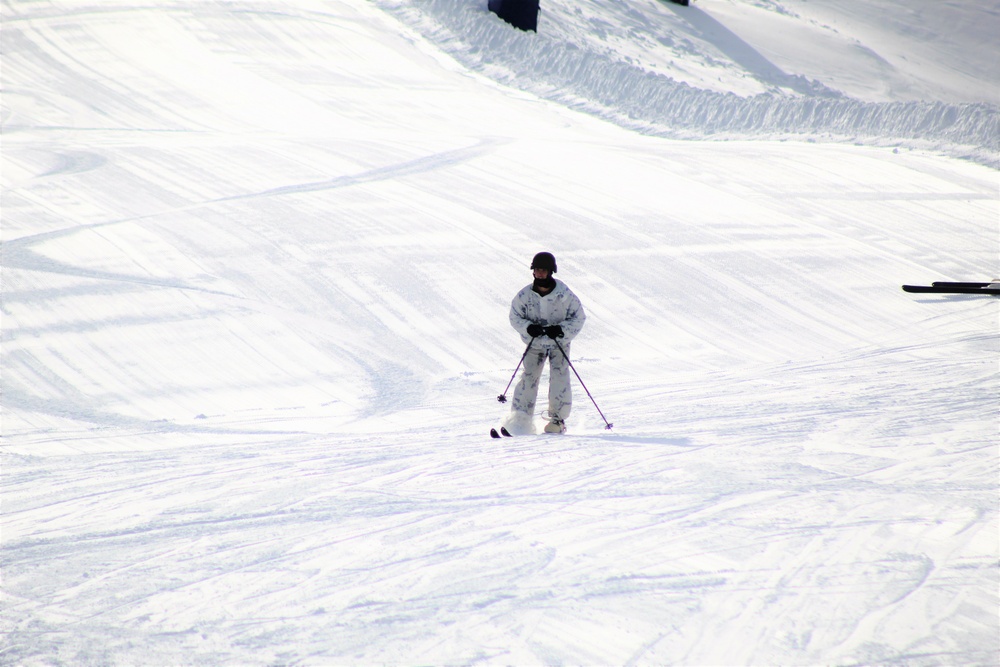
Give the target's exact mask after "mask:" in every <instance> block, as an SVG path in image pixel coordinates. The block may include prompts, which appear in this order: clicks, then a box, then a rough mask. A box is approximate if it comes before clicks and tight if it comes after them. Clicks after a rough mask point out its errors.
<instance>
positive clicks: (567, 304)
mask: <svg viewBox="0 0 1000 667" xmlns="http://www.w3.org/2000/svg"><path fill="white" fill-rule="evenodd" d="M531 270H532V273H533V274H534V281H533V282H532V283H531V284H530V285H526V286H525V287H524V288H522V289H521V291H520V292H518V293H517V296H515V297H514V300H513V301H511V304H510V325H511V326H512V327H514V330H515V331H517V332H518V333H519V334H520V335H521V340H523V341H524V343H525V344H526V345H528V348H527V352H526V353H525V356H524V362H523V363H524V370H523V371H522V372H521V379H520V380H519V381H518V383H517V385H516V386H515V387H514V399H513V401H512V402H511V411H510V414H509V415H508V416H507V418H506V420H505V422H504V426H505V427H506V429H507V430H508V431H510V432H511V433H512V434H515V435H516V434H527V433H534V422H533V420H532V413H533V411H534V409H535V400H536V398H537V396H538V384H539V382H540V380H541V379H542V369H543V368H544V366H545V360H546V359H548V361H549V409H548V413H547V414H548V418H549V423H548V424H546V425H545V432H546V433H565V432H566V424H565V422H566V418H567V417H569V413H570V409H571V408H572V406H573V393H572V390H571V389H570V382H569V381H570V378H569V373H570V365H569V359H567V358H566V356H564V353H565V354H566V355H568V354H569V347H570V341H572V340H573V338H575V337H576V335H577V334H578V333H580V329H582V328H583V322H584V320H585V319H587V316H586V315H585V314H584V312H583V306H582V305H581V304H580V299H578V298H577V296H576V295H575V294H573V292H572V291H570V289H569V288H568V287H566V284H565V283H564V282H562V281H561V280H556V279H555V278H553V277H552V274H553V273H555V272H556V258H555V257H554V256H553V255H552V253H550V252H540V253H538V254H537V255H535V257H534V258H533V259H532V260H531ZM557 341H558V343H557ZM560 346H561V347H562V351H560V349H559V348H560Z"/></svg>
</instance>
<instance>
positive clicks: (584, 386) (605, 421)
mask: <svg viewBox="0 0 1000 667" xmlns="http://www.w3.org/2000/svg"><path fill="white" fill-rule="evenodd" d="M552 341H553V342H554V343H555V344H556V347H558V348H559V351H560V352H562V356H563V359H565V360H566V363H567V364H569V367H570V368H572V369H573V374H574V375H576V379H577V380H579V381H580V386H581V387H583V390H584V391H585V392H587V396H590V402H591V403H593V404H594V407H595V408H597V414H599V415H601V419H603V420H604V424H605V425H604V430H606V431H607V430H610V429H611V427H612V426H614V424H612V423H610V422H609V421H608V420H607V418H606V417H605V416H604V413H603V412H601V409H600V408H599V407H597V401H595V400H594V397H593V396H591V394H590V390H589V389H587V385H585V384H584V383H583V378H582V377H580V374H579V373H577V372H576V366H574V365H573V362H572V361H570V360H569V355H568V354H566V350H564V349H563V346H562V345H560V344H559V339H557V338H553V339H552Z"/></svg>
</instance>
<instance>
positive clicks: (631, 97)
mask: <svg viewBox="0 0 1000 667" xmlns="http://www.w3.org/2000/svg"><path fill="white" fill-rule="evenodd" d="M479 4H480V3H474V4H470V3H469V2H467V1H466V0H421V2H419V3H415V2H413V1H412V0H377V5H378V6H379V7H380V8H382V9H383V10H385V11H387V12H389V13H390V14H392V15H393V16H395V17H396V18H397V19H398V20H400V21H402V22H403V23H404V24H406V25H408V26H409V27H411V28H412V29H414V30H415V31H416V32H417V33H418V34H420V35H421V36H422V37H423V38H424V39H427V40H429V41H431V42H432V43H434V44H435V45H436V46H437V47H439V48H441V49H442V50H443V51H445V52H446V53H448V54H449V55H451V56H452V57H453V58H455V59H456V60H457V61H458V62H459V63H461V64H462V65H463V66H465V67H468V68H469V69H471V70H473V71H475V72H477V73H480V74H483V75H485V76H487V77H489V78H492V79H494V80H496V81H497V82H499V83H502V84H504V85H508V86H512V87H515V88H518V89H521V90H524V91H527V92H530V93H532V94H536V95H539V96H540V97H543V98H545V99H549V100H553V101H557V102H560V103H563V104H568V105H570V106H572V107H574V108H578V109H581V110H584V111H587V112H590V113H594V114H596V115H598V116H600V117H602V118H605V119H607V120H610V121H613V122H615V123H618V124H620V125H623V126H625V127H628V128H630V129H634V130H638V131H642V132H645V133H647V134H652V135H656V136H663V137H668V138H673V139H694V138H698V139H713V138H714V139H747V138H769V139H773V138H779V137H795V138H798V139H810V140H815V139H822V140H825V141H854V142H860V143H866V144H877V145H898V146H906V147H911V148H913V147H921V148H934V149H936V150H941V151H943V152H945V153H948V154H951V155H953V156H957V157H965V158H968V159H972V160H974V161H976V162H980V163H982V164H987V165H991V166H996V164H997V147H998V143H997V142H998V139H997V137H998V135H1000V122H998V118H1000V113H998V112H1000V108H998V107H997V106H996V105H991V104H984V103H959V104H954V103H945V102H939V101H915V102H865V101H861V100H857V99H853V98H850V97H847V96H845V95H843V94H841V93H839V92H837V91H834V90H832V89H830V88H828V87H827V86H825V85H824V84H822V83H821V82H817V81H812V80H809V79H806V78H805V77H802V76H792V75H788V76H786V78H785V80H783V81H781V82H780V83H781V85H780V87H779V86H775V85H770V86H769V90H768V92H765V93H761V94H757V95H752V96H749V97H742V96H739V95H736V94H733V93H721V92H716V91H712V90H704V89H699V88H695V87H693V86H691V85H689V84H687V83H685V82H681V81H676V80H674V79H672V78H670V77H668V76H665V75H663V74H660V73H658V72H652V71H649V70H647V69H644V68H642V67H640V66H637V65H635V64H633V63H631V62H624V61H622V60H620V59H616V57H615V55H614V54H613V53H601V52H599V51H597V50H595V49H594V48H591V47H589V46H587V45H581V44H577V43H574V42H573V41H569V40H570V38H567V37H561V36H551V35H548V34H546V32H545V31H544V30H543V31H541V32H539V33H538V34H534V33H525V32H521V31H519V30H514V29H512V28H510V27H509V26H507V25H506V24H505V23H503V22H502V21H500V20H499V19H497V18H496V17H495V16H493V15H492V14H491V13H489V12H488V11H487V9H486V7H485V3H482V5H483V6H482V7H480V6H479ZM772 84H773V82H772Z"/></svg>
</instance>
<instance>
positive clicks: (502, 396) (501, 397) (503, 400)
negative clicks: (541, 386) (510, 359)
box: [497, 336, 535, 403]
mask: <svg viewBox="0 0 1000 667" xmlns="http://www.w3.org/2000/svg"><path fill="white" fill-rule="evenodd" d="M534 342H535V336H532V337H531V340H529V341H528V347H526V348H524V354H522V355H521V360H520V361H519V362H517V368H515V369H514V374H513V375H511V376H510V382H508V383H507V389H510V385H512V384H513V383H514V378H515V377H517V372H518V371H519V370H521V364H523V363H524V358H525V357H526V356H528V350H530V349H531V344H532V343H534ZM507 389H504V390H503V393H502V394H500V395H499V396H497V400H498V401H500V402H501V403H506V402H507Z"/></svg>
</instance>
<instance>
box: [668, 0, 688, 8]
mask: <svg viewBox="0 0 1000 667" xmlns="http://www.w3.org/2000/svg"><path fill="white" fill-rule="evenodd" d="M670 2H672V3H674V4H675V5H684V6H685V7H687V6H688V0H670Z"/></svg>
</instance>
